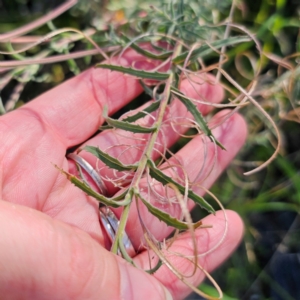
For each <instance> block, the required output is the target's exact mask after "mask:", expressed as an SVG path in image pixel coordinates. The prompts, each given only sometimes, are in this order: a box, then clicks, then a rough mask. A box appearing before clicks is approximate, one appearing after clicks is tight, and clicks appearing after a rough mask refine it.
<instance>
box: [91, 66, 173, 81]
mask: <svg viewBox="0 0 300 300" xmlns="http://www.w3.org/2000/svg"><path fill="white" fill-rule="evenodd" d="M95 67H96V68H102V69H109V70H111V71H118V72H121V73H125V74H130V75H133V76H136V77H138V78H146V79H153V80H166V79H168V78H169V76H170V74H169V73H160V72H147V71H143V70H137V69H133V68H128V67H122V66H116V65H108V64H97V65H96V66H95Z"/></svg>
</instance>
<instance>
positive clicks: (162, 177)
mask: <svg viewBox="0 0 300 300" xmlns="http://www.w3.org/2000/svg"><path fill="white" fill-rule="evenodd" d="M147 163H148V166H149V169H150V176H151V177H152V178H154V179H156V180H157V181H159V182H161V183H162V184H163V185H166V184H168V183H172V184H174V185H175V186H176V187H177V188H178V190H179V192H180V193H181V194H182V195H184V193H185V187H184V186H182V185H181V184H179V183H177V182H176V181H174V180H173V179H172V178H171V177H169V176H167V175H166V174H164V173H163V172H162V171H161V170H159V169H157V168H156V166H155V164H154V162H153V161H152V160H150V159H148V162H147ZM188 197H189V198H190V199H192V200H193V201H194V202H195V203H197V204H199V205H200V206H201V207H202V208H204V209H206V210H207V211H208V212H209V213H213V214H215V210H214V209H213V207H212V206H211V205H210V204H209V203H208V202H207V201H206V200H205V199H204V198H202V197H201V196H199V195H197V194H196V193H194V192H193V191H192V190H188Z"/></svg>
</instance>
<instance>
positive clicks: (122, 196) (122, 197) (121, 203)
mask: <svg viewBox="0 0 300 300" xmlns="http://www.w3.org/2000/svg"><path fill="white" fill-rule="evenodd" d="M56 167H57V166H56ZM57 168H58V169H59V170H60V172H62V173H63V174H64V175H66V176H67V178H68V180H70V181H71V182H72V183H73V184H74V185H75V186H77V187H78V188H80V189H81V190H82V191H83V192H85V193H86V194H88V195H89V196H92V197H94V198H95V199H96V200H98V201H99V202H101V203H103V204H105V205H107V206H111V207H120V206H125V205H128V204H129V203H130V202H131V199H128V198H127V199H126V198H125V196H126V194H127V192H128V189H127V190H125V191H124V192H123V193H122V194H120V195H118V196H117V197H114V198H107V197H105V196H103V195H101V194H99V193H97V192H96V191H94V190H93V189H92V188H91V187H90V186H88V185H87V184H86V183H84V182H83V181H81V180H80V179H78V178H77V177H76V176H74V175H72V174H70V173H68V172H66V171H64V170H62V169H60V168H59V167H57ZM118 200H120V201H118Z"/></svg>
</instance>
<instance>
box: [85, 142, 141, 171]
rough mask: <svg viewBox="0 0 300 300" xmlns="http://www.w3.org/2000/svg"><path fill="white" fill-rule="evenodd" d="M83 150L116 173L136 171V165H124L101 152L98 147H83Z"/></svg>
mask: <svg viewBox="0 0 300 300" xmlns="http://www.w3.org/2000/svg"><path fill="white" fill-rule="evenodd" d="M83 150H85V151H87V152H89V153H92V154H93V155H95V156H96V157H97V158H99V159H100V160H101V161H102V162H104V163H105V164H106V165H107V166H108V167H109V168H112V169H115V170H118V171H131V170H136V168H137V165H124V164H123V163H121V162H120V161H119V160H118V159H117V158H114V157H112V156H110V155H109V154H107V153H105V152H103V151H101V150H100V149H99V148H98V147H93V146H85V147H84V148H83Z"/></svg>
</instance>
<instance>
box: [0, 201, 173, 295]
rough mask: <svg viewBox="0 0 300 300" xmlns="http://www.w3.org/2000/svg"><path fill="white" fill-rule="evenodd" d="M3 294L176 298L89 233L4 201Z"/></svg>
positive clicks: (0, 207)
mask: <svg viewBox="0 0 300 300" xmlns="http://www.w3.org/2000/svg"><path fill="white" fill-rule="evenodd" d="M0 228H1V239H0V269H1V272H0V295H1V299H2V298H3V299H39V300H40V299H51V300H55V299H80V300H81V299H114V300H117V299H130V300H134V299H146V298H148V299H172V298H171V296H170V294H169V292H167V290H166V289H165V288H164V287H163V285H162V284H161V283H159V282H158V281H157V280H156V279H155V278H154V277H152V276H151V275H149V274H147V273H145V272H143V271H141V270H138V269H136V268H134V267H132V266H131V265H130V264H128V263H126V262H125V261H124V260H123V259H121V258H120V257H118V256H116V255H113V254H111V253H110V252H108V251H107V250H105V249H104V248H103V247H101V245H99V244H98V243H97V242H96V241H95V240H93V239H92V238H91V237H90V236H89V235H88V234H87V233H85V232H84V231H81V230H79V229H77V228H74V227H71V226H69V225H67V224H64V223H62V222H60V221H56V220H53V219H51V218H50V217H48V216H47V215H45V214H43V213H41V212H39V211H36V210H33V209H31V208H28V207H24V206H20V205H15V204H12V203H8V202H5V201H1V200H0Z"/></svg>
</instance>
